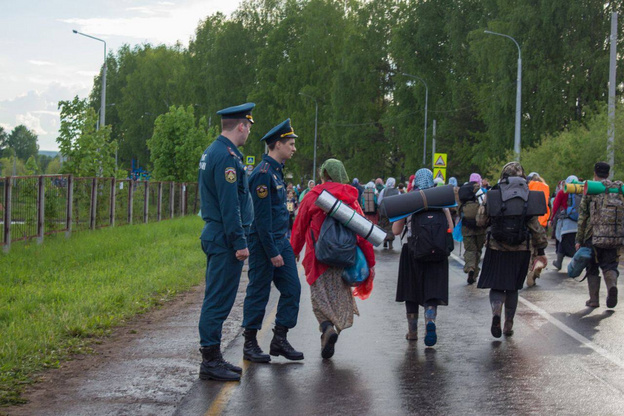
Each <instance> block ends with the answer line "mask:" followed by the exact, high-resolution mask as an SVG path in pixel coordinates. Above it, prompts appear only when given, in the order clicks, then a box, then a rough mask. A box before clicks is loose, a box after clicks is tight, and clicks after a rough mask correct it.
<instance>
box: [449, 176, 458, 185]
mask: <svg viewBox="0 0 624 416" xmlns="http://www.w3.org/2000/svg"><path fill="white" fill-rule="evenodd" d="M449 185H453V186H457V179H456V178H455V177H454V176H453V177H451V178H450V179H449Z"/></svg>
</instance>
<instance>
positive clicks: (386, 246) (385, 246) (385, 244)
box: [383, 240, 388, 248]
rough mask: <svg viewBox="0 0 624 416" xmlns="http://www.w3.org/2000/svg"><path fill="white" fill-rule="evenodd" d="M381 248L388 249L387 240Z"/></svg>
mask: <svg viewBox="0 0 624 416" xmlns="http://www.w3.org/2000/svg"><path fill="white" fill-rule="evenodd" d="M383 248H388V240H384V247H383Z"/></svg>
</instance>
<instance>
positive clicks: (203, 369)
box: [199, 345, 243, 381]
mask: <svg viewBox="0 0 624 416" xmlns="http://www.w3.org/2000/svg"><path fill="white" fill-rule="evenodd" d="M199 351H200V352H201V354H202V363H201V366H200V367H199V378H200V379H202V380H217V381H239V380H240V377H241V376H240V374H241V373H242V372H243V370H242V369H241V368H240V367H236V366H235V365H232V364H230V363H228V362H227V361H225V360H224V359H223V356H222V355H221V348H220V346H219V345H212V346H210V347H202V348H200V349H199ZM237 369H238V370H240V371H236V370H237Z"/></svg>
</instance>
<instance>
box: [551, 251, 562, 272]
mask: <svg viewBox="0 0 624 416" xmlns="http://www.w3.org/2000/svg"><path fill="white" fill-rule="evenodd" d="M563 257H564V255H563V254H559V253H557V260H555V261H553V266H554V268H555V269H557V271H559V270H561V267H562V263H563Z"/></svg>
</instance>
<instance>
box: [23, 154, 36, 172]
mask: <svg viewBox="0 0 624 416" xmlns="http://www.w3.org/2000/svg"><path fill="white" fill-rule="evenodd" d="M24 168H25V169H26V174H27V175H36V174H38V173H39V166H38V165H37V161H36V160H35V157H34V156H31V157H29V158H28V160H27V161H26V164H25V165H24Z"/></svg>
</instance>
